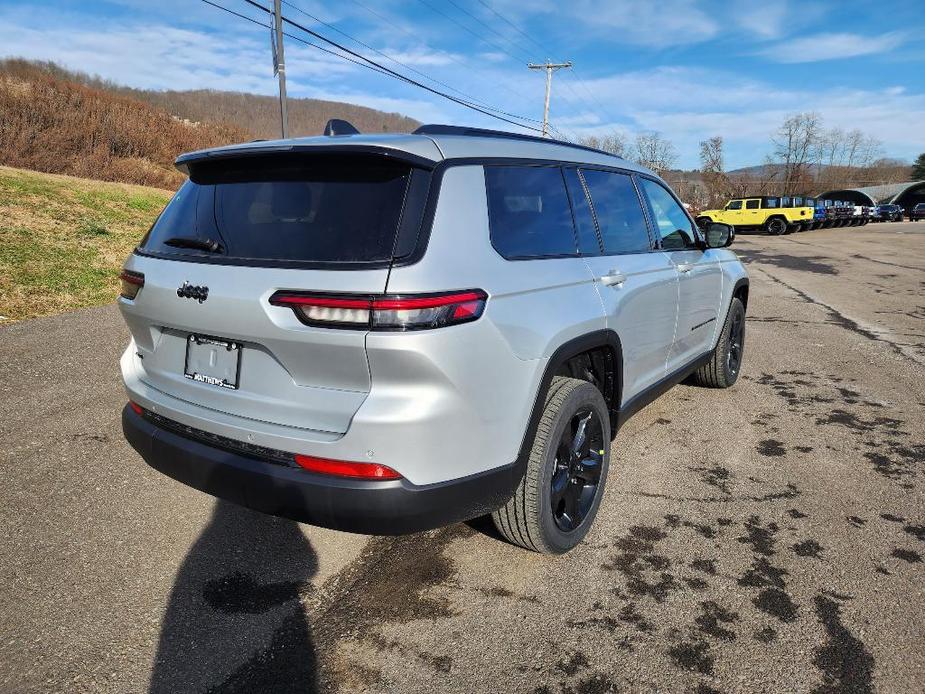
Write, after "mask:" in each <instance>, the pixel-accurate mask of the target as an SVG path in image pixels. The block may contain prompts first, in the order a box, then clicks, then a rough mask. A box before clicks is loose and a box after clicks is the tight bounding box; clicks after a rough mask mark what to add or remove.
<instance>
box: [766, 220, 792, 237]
mask: <svg viewBox="0 0 925 694" xmlns="http://www.w3.org/2000/svg"><path fill="white" fill-rule="evenodd" d="M785 231H787V222H785V221H784V220H783V219H780V218H778V219H772V220H771V221H770V222H768V233H769V234H771V236H780V235H781V234H783V233H784V232H785Z"/></svg>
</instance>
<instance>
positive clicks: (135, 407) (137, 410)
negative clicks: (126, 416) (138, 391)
mask: <svg viewBox="0 0 925 694" xmlns="http://www.w3.org/2000/svg"><path fill="white" fill-rule="evenodd" d="M128 406H129V407H131V408H132V412H134V413H135V414H137V415H139V416H140V415H143V414H144V413H145V411H144V409H143V408H142V407H141V405H139V404H138V403H137V402H132V401H131V400H129V401H128Z"/></svg>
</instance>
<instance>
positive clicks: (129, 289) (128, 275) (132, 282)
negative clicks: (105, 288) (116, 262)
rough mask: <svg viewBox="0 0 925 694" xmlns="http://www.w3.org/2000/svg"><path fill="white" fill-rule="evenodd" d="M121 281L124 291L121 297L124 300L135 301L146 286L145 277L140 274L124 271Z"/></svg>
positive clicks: (121, 292)
mask: <svg viewBox="0 0 925 694" xmlns="http://www.w3.org/2000/svg"><path fill="white" fill-rule="evenodd" d="M119 279H120V280H122V291H120V292H119V296H121V297H122V298H123V299H134V298H135V297H136V296H138V292H140V291H141V288H142V287H143V286H145V276H144V275H143V274H142V273H140V272H132V271H131V270H123V271H122V273H121V274H120V275H119Z"/></svg>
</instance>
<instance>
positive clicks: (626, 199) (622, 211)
mask: <svg viewBox="0 0 925 694" xmlns="http://www.w3.org/2000/svg"><path fill="white" fill-rule="evenodd" d="M581 175H582V176H584V179H585V182H586V183H587V184H588V192H589V193H590V194H591V204H592V205H593V207H594V214H595V217H596V218H597V224H598V227H599V229H600V232H601V239H602V241H603V243H604V252H605V253H607V254H622V253H646V252H648V251H649V250H651V248H652V242H651V240H650V239H649V232H648V228H647V225H646V218H645V215H644V213H643V211H642V204H641V203H640V201H639V196H638V195H637V194H636V187H635V186H634V185H633V181H632V179H631V178H630V177H629V176H627V175H626V174H619V173H611V172H609V171H594V170H582V172H581Z"/></svg>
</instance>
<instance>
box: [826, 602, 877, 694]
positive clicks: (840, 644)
mask: <svg viewBox="0 0 925 694" xmlns="http://www.w3.org/2000/svg"><path fill="white" fill-rule="evenodd" d="M813 605H814V608H815V611H816V616H817V617H818V619H819V622H820V623H821V624H822V626H823V627H824V628H825V632H826V635H827V636H828V640H827V641H826V643H825V644H824V645H822V646H820V647H818V648H816V651H815V657H814V659H813V662H814V663H815V665H816V667H817V668H818V669H819V671H820V672H821V673H822V684H821V685H820V686H818V687H816V689H815V690H814V692H816V693H818V694H829V693H830V692H831V693H832V694H834V693H835V692H851V693H853V694H854V693H856V694H866V693H867V692H872V691H873V671H874V657H873V656H872V655H871V653H870V652H869V651H868V649H867V647H866V646H865V644H864V642H863V641H861V640H860V639H858V638H857V637H856V636H854V635H853V634H852V633H851V632H850V631H849V630H848V628H847V627H846V626H845V625H844V623H843V622H842V616H841V606H840V605H839V604H838V603H837V602H835V600H833V599H832V598H830V597H828V596H825V595H817V596H816V597H815V598H813Z"/></svg>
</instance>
